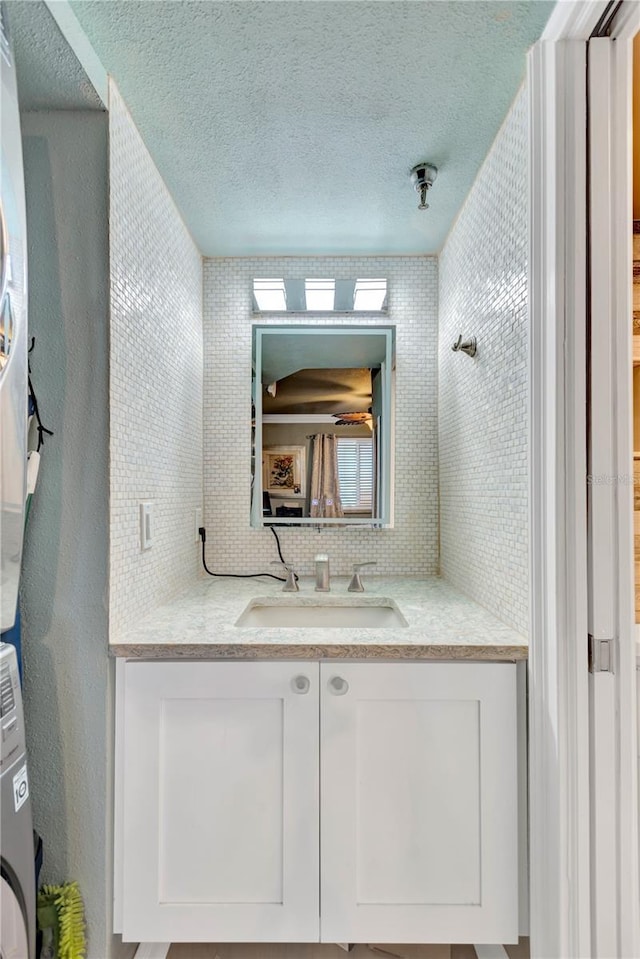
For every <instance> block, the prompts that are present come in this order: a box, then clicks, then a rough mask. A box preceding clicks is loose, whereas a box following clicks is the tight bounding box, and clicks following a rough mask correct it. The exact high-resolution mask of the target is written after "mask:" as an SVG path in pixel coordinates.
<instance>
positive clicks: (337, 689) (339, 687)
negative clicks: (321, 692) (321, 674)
mask: <svg viewBox="0 0 640 959" xmlns="http://www.w3.org/2000/svg"><path fill="white" fill-rule="evenodd" d="M329 692H331V693H333V695H334V696H344V694H345V693H348V692H349V683H348V682H347V681H346V679H343V678H342V676H332V677H331V679H330V680H329Z"/></svg>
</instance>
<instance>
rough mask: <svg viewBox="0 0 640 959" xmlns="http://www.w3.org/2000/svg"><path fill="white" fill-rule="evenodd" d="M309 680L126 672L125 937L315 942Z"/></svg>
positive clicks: (266, 667)
mask: <svg viewBox="0 0 640 959" xmlns="http://www.w3.org/2000/svg"><path fill="white" fill-rule="evenodd" d="M318 676H319V667H318V664H317V663H315V664H311V663H246V662H244V663H215V662H214V663H212V662H194V661H191V662H181V663H176V662H171V663H162V662H153V663H137V662H133V663H131V662H130V663H127V665H126V669H125V692H124V720H123V742H124V770H123V771H124V776H123V781H124V796H123V802H122V821H123V825H122V836H123V841H122V847H123V848H122V855H123V870H122V873H123V880H122V893H121V895H122V931H123V938H124V939H125V941H136V942H139V941H142V942H144V941H152V942H158V941H166V942H181V941H187V942H188V941H205V942H235V941H243V942H251V941H264V942H269V941H274V942H279V941H282V942H286V941H293V942H312V941H316V942H317V940H318V935H319V931H318V913H319V902H318V871H319V865H318V842H319V839H318V767H319V756H318Z"/></svg>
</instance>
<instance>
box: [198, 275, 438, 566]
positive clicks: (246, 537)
mask: <svg viewBox="0 0 640 959" xmlns="http://www.w3.org/2000/svg"><path fill="white" fill-rule="evenodd" d="M254 276H298V277H304V276H335V277H341V278H349V277H355V276H386V277H388V279H389V315H388V317H386V318H385V319H383V320H380V319H379V318H372V317H357V318H356V317H353V316H350V317H345V316H340V317H332V316H328V317H326V318H316V317H314V318H313V322H314V323H315V322H318V323H319V324H326V323H332V324H335V323H346V324H354V323H361V324H363V325H367V324H369V323H371V322H381V323H384V322H387V323H393V324H395V325H396V354H397V374H396V500H395V528H394V529H392V530H382V531H378V530H375V531H374V530H357V531H356V530H353V529H351V530H323V531H322V532H321V533H320V534H318V532H316V531H315V530H300V529H290V530H289V529H287V530H285V529H283V530H282V534H281V539H282V542H283V551H284V554H285V558H287V559H290V560H292V561H293V562H294V563H295V564H296V568H297V569H298V570H299V571H300V572H302V573H303V574H309V573H311V571H312V566H313V557H314V555H315V553H316V552H317V551H318V550H322V551H327V552H328V553H329V556H330V559H331V568H332V571H334V572H336V573H342V574H346V573H349V572H350V570H351V567H350V564H351V563H353V562H357V561H359V560H363V561H364V560H376V561H377V563H378V566H377V569H376V571H375V572H377V573H386V574H389V573H398V574H415V575H420V574H422V575H428V574H433V573H436V572H437V563H438V489H437V482H438V475H437V471H438V463H437V382H436V377H437V367H436V353H437V284H438V264H437V260H436V259H435V257H289V258H286V257H283V258H280V257H277V258H273V257H267V258H255V259H254V258H221V259H206V260H205V261H204V351H205V356H204V358H205V366H204V370H205V381H204V383H205V385H204V449H205V454H204V455H205V473H204V476H205V480H204V482H205V520H206V525H207V547H208V553H207V555H208V562H209V565H210V567H211V568H213V569H215V570H217V571H220V572H238V573H244V572H256V571H258V572H259V571H261V570H265V569H268V568H269V567H268V563H269V562H270V561H271V560H273V559H275V558H276V552H275V547H274V541H273V536H272V534H271V533H270V532H269V530H267V529H265V530H253V529H251V528H250V526H249V505H250V503H249V501H250V446H251V430H250V421H251V326H252V323H254V322H260V323H264V322H269V321H268V320H267V319H266V318H264V317H256V316H254V315H253V314H252V313H251V281H252V278H253V277H254ZM274 322H278V323H282V322H283V320H282V318H281V317H278V319H277V320H275V321H274ZM284 322H289V323H304V322H305V318H304V316H302V315H293V314H292V315H291V316H288V317H286V318H285V320H284Z"/></svg>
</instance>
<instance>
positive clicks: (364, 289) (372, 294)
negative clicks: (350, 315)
mask: <svg viewBox="0 0 640 959" xmlns="http://www.w3.org/2000/svg"><path fill="white" fill-rule="evenodd" d="M386 301H387V281H386V280H382V279H380V280H377V279H371V280H369V279H367V280H364V279H363V280H356V285H355V287H354V291H353V309H354V310H356V311H358V310H362V311H364V312H366V311H370V312H372V313H380V312H382V310H383V309H384V308H385V304H386Z"/></svg>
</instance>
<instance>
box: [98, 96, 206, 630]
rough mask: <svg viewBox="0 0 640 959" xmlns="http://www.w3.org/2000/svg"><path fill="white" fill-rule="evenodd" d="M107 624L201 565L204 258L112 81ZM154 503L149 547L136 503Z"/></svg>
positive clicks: (165, 592)
mask: <svg viewBox="0 0 640 959" xmlns="http://www.w3.org/2000/svg"><path fill="white" fill-rule="evenodd" d="M109 137H110V146H109V161H110V181H111V182H110V209H109V213H110V246H111V266H110V269H111V281H110V285H111V346H110V366H111V374H110V402H111V428H110V446H111V451H110V474H111V482H110V499H111V515H110V537H111V550H110V628H111V633H112V634H114V633H117V632H118V631H119V630H121V629H122V628H125V627H126V626H127V625H128V624H129V623H131V622H133V621H135V620H137V619H138V618H139V617H140V616H141V615H143V614H145V613H147V612H150V611H151V610H152V609H154V608H155V607H156V606H157V605H159V604H160V603H162V602H165V601H166V600H168V599H170V598H171V597H172V596H173V595H175V594H176V593H178V592H179V591H180V590H181V589H182V588H184V587H185V586H186V585H187V584H188V583H189V582H192V581H193V579H194V578H195V576H197V574H198V570H199V562H198V549H197V545H196V544H195V542H194V510H195V509H196V508H197V507H201V505H202V259H201V257H200V254H199V252H198V250H197V248H196V246H195V244H194V243H193V240H192V239H191V237H190V235H189V233H188V231H187V229H186V227H185V226H184V224H183V222H182V220H181V219H180V216H179V214H178V212H177V210H176V207H175V205H174V203H173V200H172V199H171V196H170V195H169V193H168V191H167V188H166V187H165V185H164V182H163V181H162V178H161V177H160V174H159V173H158V171H157V170H156V168H155V166H154V164H153V161H152V159H151V157H150V156H149V153H148V152H147V149H146V147H145V146H144V143H143V141H142V139H141V137H140V134H139V133H138V131H137V129H136V127H135V125H134V123H133V120H132V119H131V117H130V115H129V113H128V111H127V109H126V107H125V105H124V102H123V101H122V99H121V97H120V95H119V93H118V90H117V88H116V87H115V85H114V84H113V82H111V84H110V109H109ZM142 501H150V502H151V503H152V508H153V546H152V548H151V549H149V550H147V551H145V552H142V551H141V549H140V533H139V511H138V510H139V504H140V502H142Z"/></svg>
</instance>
